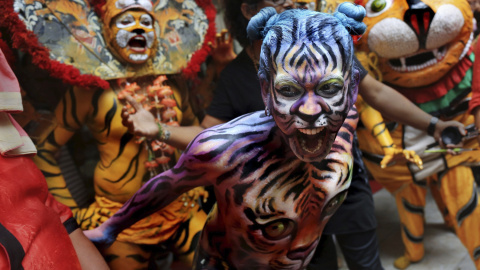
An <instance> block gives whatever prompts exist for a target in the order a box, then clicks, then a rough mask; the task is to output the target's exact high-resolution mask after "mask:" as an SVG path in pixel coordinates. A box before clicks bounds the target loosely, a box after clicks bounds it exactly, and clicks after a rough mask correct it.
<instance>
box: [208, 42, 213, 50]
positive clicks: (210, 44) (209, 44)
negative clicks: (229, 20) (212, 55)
mask: <svg viewBox="0 0 480 270" xmlns="http://www.w3.org/2000/svg"><path fill="white" fill-rule="evenodd" d="M207 45H208V47H210V49H212V50H213V48H214V47H213V43H212V42H211V41H209V42H208V43H207Z"/></svg>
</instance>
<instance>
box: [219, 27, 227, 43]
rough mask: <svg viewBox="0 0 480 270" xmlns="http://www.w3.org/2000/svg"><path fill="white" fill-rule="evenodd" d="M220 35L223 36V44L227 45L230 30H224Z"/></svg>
mask: <svg viewBox="0 0 480 270" xmlns="http://www.w3.org/2000/svg"><path fill="white" fill-rule="evenodd" d="M220 34H221V35H222V37H221V41H222V43H225V41H226V40H227V35H228V30H227V29H222V32H220Z"/></svg>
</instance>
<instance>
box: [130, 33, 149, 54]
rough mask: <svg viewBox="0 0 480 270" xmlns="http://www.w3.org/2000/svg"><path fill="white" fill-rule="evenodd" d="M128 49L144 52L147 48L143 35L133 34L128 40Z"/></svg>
mask: <svg viewBox="0 0 480 270" xmlns="http://www.w3.org/2000/svg"><path fill="white" fill-rule="evenodd" d="M128 46H129V47H130V50H132V51H135V52H145V51H146V50H147V40H146V39H145V37H144V36H134V37H132V38H131V39H130V40H129V41H128Z"/></svg>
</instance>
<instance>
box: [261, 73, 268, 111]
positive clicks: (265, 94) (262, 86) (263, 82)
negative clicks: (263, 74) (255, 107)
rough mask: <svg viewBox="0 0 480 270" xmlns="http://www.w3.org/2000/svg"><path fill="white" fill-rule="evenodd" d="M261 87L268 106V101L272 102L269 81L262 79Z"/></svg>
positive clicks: (264, 101)
mask: <svg viewBox="0 0 480 270" xmlns="http://www.w3.org/2000/svg"><path fill="white" fill-rule="evenodd" d="M260 87H261V89H262V99H263V103H264V104H265V106H267V104H268V102H270V89H269V87H268V83H267V81H266V80H264V79H260Z"/></svg>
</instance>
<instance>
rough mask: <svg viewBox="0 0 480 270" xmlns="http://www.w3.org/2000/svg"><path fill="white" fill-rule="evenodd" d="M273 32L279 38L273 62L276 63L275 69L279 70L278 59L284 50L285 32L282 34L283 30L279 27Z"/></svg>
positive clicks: (274, 28)
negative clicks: (282, 49)
mask: <svg viewBox="0 0 480 270" xmlns="http://www.w3.org/2000/svg"><path fill="white" fill-rule="evenodd" d="M272 30H273V31H274V33H275V36H276V38H277V44H276V47H275V53H274V54H273V61H272V62H273V63H274V65H275V68H278V66H277V57H278V54H279V53H280V50H281V48H282V40H283V32H282V28H281V27H279V26H275V27H273V28H272Z"/></svg>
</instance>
